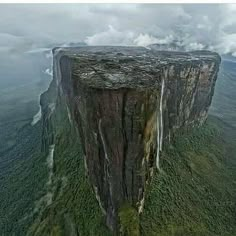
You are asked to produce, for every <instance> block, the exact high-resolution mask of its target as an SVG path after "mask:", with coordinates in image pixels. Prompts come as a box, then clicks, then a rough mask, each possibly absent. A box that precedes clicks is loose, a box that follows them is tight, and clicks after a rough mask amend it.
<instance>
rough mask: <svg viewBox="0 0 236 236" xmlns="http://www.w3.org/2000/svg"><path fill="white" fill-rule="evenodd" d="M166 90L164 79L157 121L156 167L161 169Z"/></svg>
mask: <svg viewBox="0 0 236 236" xmlns="http://www.w3.org/2000/svg"><path fill="white" fill-rule="evenodd" d="M164 88H165V81H164V79H162V82H161V97H160V103H159V109H157V111H158V110H159V112H157V120H156V129H157V154H156V167H157V169H160V165H159V160H160V152H161V151H162V142H163V109H162V106H163V94H164Z"/></svg>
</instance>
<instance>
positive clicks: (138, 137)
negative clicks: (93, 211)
mask: <svg viewBox="0 0 236 236" xmlns="http://www.w3.org/2000/svg"><path fill="white" fill-rule="evenodd" d="M53 54H54V82H55V81H56V83H57V88H58V96H59V97H62V96H63V98H65V99H66V103H67V110H68V116H69V120H70V121H71V120H73V122H74V124H76V127H75V128H77V129H78V130H79V134H80V138H81V143H82V146H83V152H84V158H85V163H86V170H87V174H88V177H89V180H90V182H91V184H92V186H93V189H94V193H95V194H96V197H97V200H98V202H99V205H100V208H101V210H102V211H103V213H104V214H105V216H106V221H107V225H108V226H109V227H110V228H111V229H112V230H113V231H116V230H117V224H118V211H119V208H120V207H121V206H122V204H124V203H126V202H128V203H129V204H131V205H132V206H133V207H135V208H136V209H137V211H138V212H139V213H140V212H142V209H143V204H144V196H145V195H144V193H145V188H146V186H147V184H148V183H149V181H150V179H151V176H152V174H153V171H154V169H160V168H161V163H159V157H160V154H161V151H162V148H163V144H167V143H168V142H169V141H170V140H171V136H172V135H173V134H174V132H175V131H176V130H177V129H179V128H181V127H185V126H189V125H200V124H202V123H203V122H204V121H205V120H206V118H207V112H208V109H209V106H210V104H211V100H212V96H213V93H214V86H215V82H216V78H217V72H218V69H219V64H220V57H219V55H218V54H216V53H212V52H209V51H195V52H189V53H179V52H161V51H155V50H148V49H145V48H141V47H80V48H55V49H54V50H53Z"/></svg>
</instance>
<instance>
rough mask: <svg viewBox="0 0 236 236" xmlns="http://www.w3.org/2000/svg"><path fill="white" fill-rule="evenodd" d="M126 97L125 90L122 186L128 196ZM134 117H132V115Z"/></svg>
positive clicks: (122, 115) (122, 121)
mask: <svg viewBox="0 0 236 236" xmlns="http://www.w3.org/2000/svg"><path fill="white" fill-rule="evenodd" d="M126 99H127V93H126V92H124V94H123V99H122V114H121V125H122V134H123V139H124V143H123V163H122V182H123V183H122V186H123V192H124V197H125V198H128V191H127V186H126V157H127V149H128V146H127V135H126V124H125V118H126V115H125V106H126ZM131 119H132V117H131Z"/></svg>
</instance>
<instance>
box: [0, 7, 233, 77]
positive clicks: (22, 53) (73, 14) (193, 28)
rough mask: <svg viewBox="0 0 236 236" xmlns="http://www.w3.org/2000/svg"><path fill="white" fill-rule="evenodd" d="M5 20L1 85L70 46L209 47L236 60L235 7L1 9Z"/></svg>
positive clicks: (0, 28) (0, 39) (0, 31)
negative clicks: (44, 53)
mask: <svg viewBox="0 0 236 236" xmlns="http://www.w3.org/2000/svg"><path fill="white" fill-rule="evenodd" d="M0 16H1V20H0V61H1V63H0V82H1V80H3V79H5V78H10V77H15V76H16V75H17V74H18V73H19V70H21V72H22V73H23V74H24V75H22V77H24V76H29V77H32V74H34V71H35V64H32V61H33V60H32V52H35V51H37V49H38V48H44V47H46V48H50V47H53V46H59V45H63V44H64V45H66V44H68V43H70V42H75V43H76V42H86V43H87V44H89V45H140V46H146V45H148V44H151V43H169V42H172V41H174V40H178V41H180V42H181V43H182V44H183V45H185V47H187V49H202V48H203V47H204V46H206V45H207V46H208V48H209V49H211V50H215V51H217V52H219V53H229V52H231V53H233V54H234V55H235V56H236V5H227V4H222V5H207V4H205V5H199V4H198V5H193V4H185V5H174V4H169V5H164V4H154V5H153V4H146V5H145V4H88V5H84V4H40V5H39V4H19V5H17V4H11V5H10V4H9V5H3V4H1V5H0ZM34 60H36V61H37V57H35V56H34ZM36 64H37V63H36ZM12 65H14V73H13V70H12V69H11V68H10V67H11V66H12ZM29 65H31V66H29ZM25 67H28V70H29V71H28V72H26V70H25ZM36 67H37V65H36ZM17 68H18V69H17ZM32 68H34V69H32ZM30 70H31V72H30ZM22 73H21V74H22ZM25 74H27V75H25ZM18 77H19V76H18Z"/></svg>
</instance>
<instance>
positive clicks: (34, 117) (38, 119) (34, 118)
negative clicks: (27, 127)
mask: <svg viewBox="0 0 236 236" xmlns="http://www.w3.org/2000/svg"><path fill="white" fill-rule="evenodd" d="M40 96H41V95H39V110H38V112H37V113H36V114H35V115H34V116H33V120H32V122H31V125H32V126H34V125H35V124H37V123H38V121H40V119H41V117H42V108H41V105H40Z"/></svg>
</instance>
